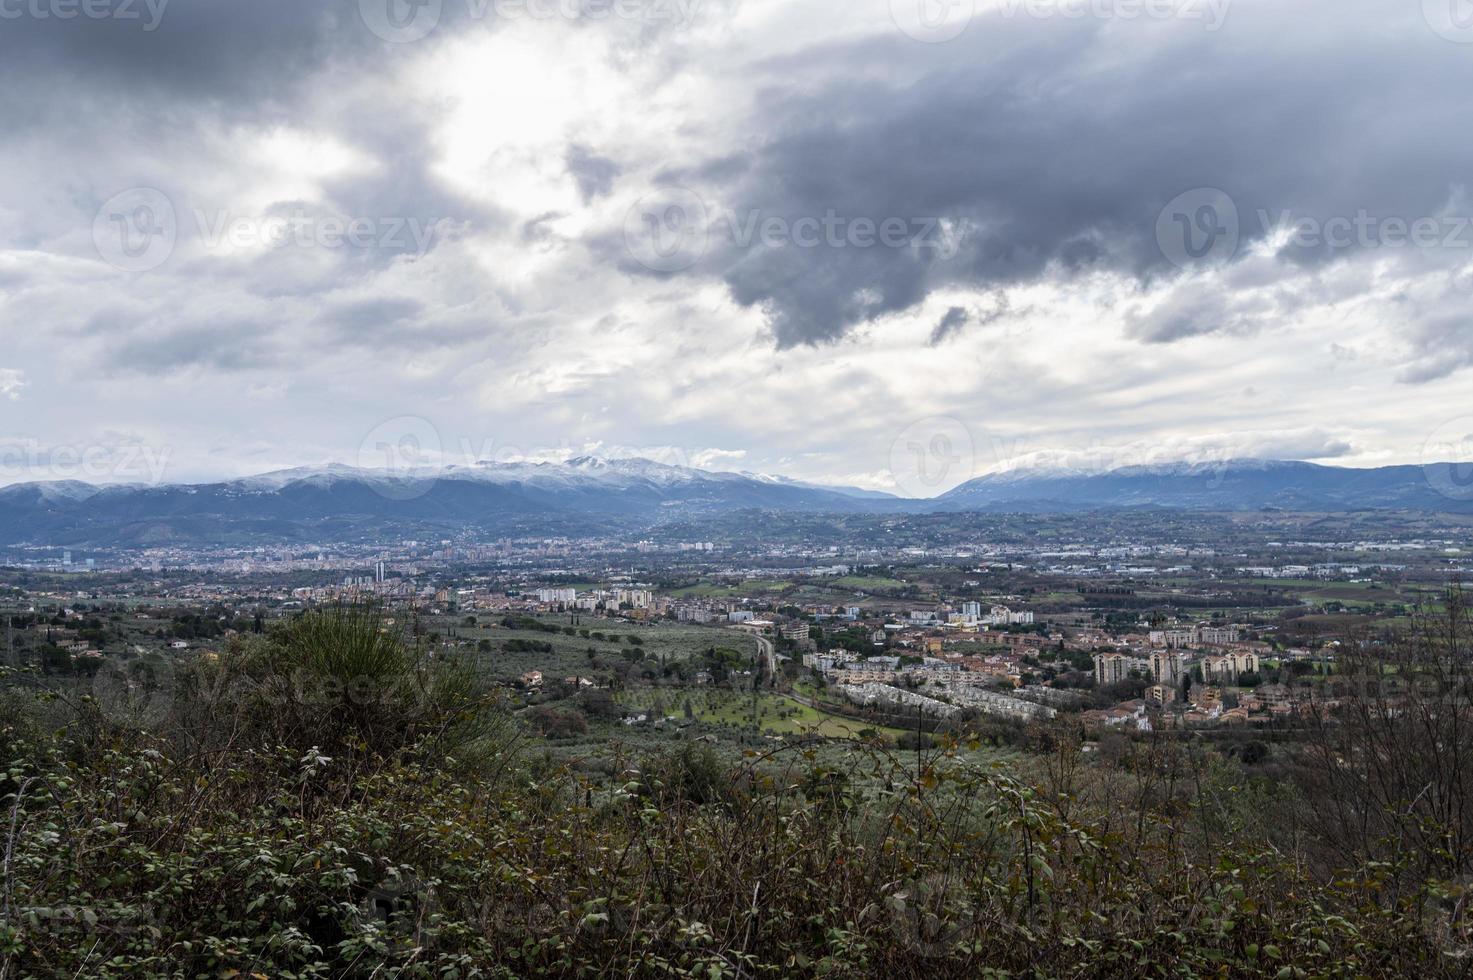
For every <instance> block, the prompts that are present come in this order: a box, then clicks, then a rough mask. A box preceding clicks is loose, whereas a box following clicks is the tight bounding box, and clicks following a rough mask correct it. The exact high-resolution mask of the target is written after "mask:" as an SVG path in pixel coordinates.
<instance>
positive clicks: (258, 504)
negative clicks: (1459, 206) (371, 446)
mask: <svg viewBox="0 0 1473 980" xmlns="http://www.w3.org/2000/svg"><path fill="white" fill-rule="evenodd" d="M1465 470H1467V471H1468V472H1467V473H1466V474H1465ZM1469 476H1473V468H1469V467H1461V466H1455V465H1452V464H1444V465H1442V466H1428V467H1421V466H1391V467H1383V468H1378V469H1348V468H1343V467H1332V466H1320V465H1315V464H1311V463H1302V462H1284V461H1261V460H1231V461H1224V462H1216V463H1211V464H1188V463H1183V464H1172V465H1165V466H1135V467H1124V468H1120V469H1114V470H1108V471H1093V472H1081V471H1067V470H1038V469H1029V470H1015V471H1010V472H1004V473H997V474H991V475H987V476H982V477H979V478H977V479H974V480H971V481H969V482H967V483H964V484H962V485H961V486H959V487H957V488H956V489H954V490H952V491H950V492H949V493H946V494H944V495H942V496H940V497H936V498H932V499H928V500H914V499H905V498H900V497H896V496H893V495H890V494H885V493H880V492H876V491H870V490H860V489H855V488H852V487H834V486H825V485H820V484H813V483H804V482H800V481H795V480H790V479H786V478H783V477H773V476H763V475H757V474H749V473H722V472H710V471H706V470H699V469H693V468H690V467H681V466H668V465H665V464H661V463H655V462H652V461H650V460H644V459H599V458H594V457H587V456H585V457H579V458H576V459H570V460H568V461H567V462H565V463H556V464H549V463H541V464H533V463H513V464H501V463H485V464H477V465H474V466H462V467H447V468H445V469H441V470H433V471H431V470H421V471H415V472H407V473H394V472H388V471H381V470H364V469H355V468H352V467H347V466H340V465H331V466H325V467H314V468H305V469H293V470H284V471H281V472H276V473H268V474H264V475H261V476H256V477H249V478H246V479H241V480H234V481H228V482H221V483H208V484H168V485H161V486H152V485H136V484H129V485H105V486H94V485H92V484H87V483H80V482H51V483H28V484H17V485H14V486H10V487H5V488H0V545H15V544H45V545H53V546H80V545H93V546H157V545H167V544H200V543H212V542H213V543H238V544H247V543H252V542H265V541H293V540H298V541H313V540H345V539H349V538H354V537H374V536H375V535H378V534H388V533H401V532H406V531H409V530H412V529H428V530H430V531H432V532H440V533H449V532H452V531H454V530H458V529H464V528H476V529H479V530H482V531H486V532H494V533H511V532H515V531H519V530H520V531H525V532H527V533H534V534H535V533H539V532H549V531H559V532H562V531H578V530H583V531H587V530H590V529H597V528H609V529H614V528H625V529H627V528H629V527H630V526H631V525H641V526H648V525H652V524H657V523H663V522H666V521H670V520H677V519H691V518H699V517H702V516H714V515H720V514H730V513H733V512H737V511H774V512H790V513H794V512H796V513H809V514H821V513H834V514H862V513H935V512H968V511H979V512H990V513H1000V512H1030V513H1050V512H1059V513H1065V512H1080V511H1091V510H1101V509H1111V508H1179V509H1187V510H1204V511H1234V510H1261V509H1264V508H1277V509H1282V510H1293V511H1305V512H1344V511H1359V510H1413V511H1431V512H1463V513H1468V512H1473V479H1469V478H1465V477H1469Z"/></svg>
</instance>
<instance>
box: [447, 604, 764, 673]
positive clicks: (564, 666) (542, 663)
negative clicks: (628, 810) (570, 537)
mask: <svg viewBox="0 0 1473 980" xmlns="http://www.w3.org/2000/svg"><path fill="white" fill-rule="evenodd" d="M537 621H538V622H541V623H543V624H545V625H547V626H555V627H557V628H558V632H555V633H554V632H543V631H541V630H535V629H509V628H507V627H505V626H502V625H501V617H500V616H495V615H485V614H482V615H477V617H476V625H474V626H471V625H467V624H466V621H465V617H463V616H461V617H441V618H439V619H437V620H433V621H426V623H425V624H424V625H423V629H425V630H426V631H427V632H435V633H438V634H439V635H440V637H441V638H442V639H449V640H451V641H452V642H453V643H454V644H455V646H456V649H458V650H459V651H460V652H462V653H465V654H467V655H473V656H474V657H475V659H476V662H477V663H479V664H480V665H481V666H482V668H483V669H484V670H485V671H486V673H487V676H489V677H491V678H493V679H495V680H499V681H512V680H515V679H517V678H519V677H520V676H521V675H522V674H524V673H526V672H527V671H531V670H538V671H541V672H542V673H543V674H544V675H546V676H547V677H548V678H549V679H552V678H555V677H572V676H582V677H593V676H595V675H605V674H608V673H610V672H611V670H612V668H613V665H614V664H615V663H617V662H621V661H623V660H625V659H626V658H625V657H624V655H623V652H624V651H626V650H638V651H639V652H640V654H641V655H642V657H641V659H643V660H645V661H652V662H655V663H659V664H668V663H675V662H679V661H685V660H690V659H691V658H692V657H694V656H696V655H697V654H699V653H703V652H704V651H706V650H709V649H711V648H712V647H716V648H722V647H724V648H727V649H730V650H735V651H737V652H738V653H741V654H750V655H752V656H754V657H755V655H756V650H757V646H756V641H755V640H754V639H752V637H750V636H747V635H745V634H743V633H740V632H738V631H736V630H732V629H724V628H720V627H712V626H695V625H690V624H687V623H665V622H662V623H655V624H636V623H630V622H625V621H622V620H611V619H602V618H599V617H595V616H589V615H580V616H579V617H578V622H577V625H574V624H573V622H572V617H571V616H570V615H567V614H563V615H558V616H543V617H540V618H538V620H537ZM568 628H571V629H573V630H574V633H573V635H571V636H570V635H568V634H567V633H566V632H565V631H564V630H565V629H568ZM584 631H587V634H588V635H586V636H585V635H583V632H584ZM486 644H489V645H490V649H489V650H485V649H482V648H483V646H484V645H486ZM545 646H550V647H551V650H545V649H543V647H545Z"/></svg>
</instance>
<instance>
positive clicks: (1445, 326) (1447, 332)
mask: <svg viewBox="0 0 1473 980" xmlns="http://www.w3.org/2000/svg"><path fill="white" fill-rule="evenodd" d="M1413 344H1414V346H1415V348H1416V353H1415V355H1414V356H1413V359H1412V361H1411V363H1410V364H1408V365H1407V366H1406V367H1405V368H1403V369H1402V371H1401V373H1400V374H1398V375H1397V380H1398V381H1401V382H1403V383H1405V384H1413V385H1415V384H1426V383H1428V382H1431V381H1440V380H1441V379H1443V378H1445V377H1447V376H1448V375H1450V374H1452V373H1453V372H1455V371H1459V370H1461V369H1463V368H1465V367H1468V366H1470V365H1473V315H1470V314H1469V313H1467V312H1466V310H1459V311H1457V312H1453V313H1445V314H1439V315H1434V316H1432V317H1430V318H1429V319H1428V320H1426V321H1425V322H1424V323H1422V324H1421V326H1420V327H1419V328H1418V330H1417V331H1416V334H1415V336H1414V338H1413Z"/></svg>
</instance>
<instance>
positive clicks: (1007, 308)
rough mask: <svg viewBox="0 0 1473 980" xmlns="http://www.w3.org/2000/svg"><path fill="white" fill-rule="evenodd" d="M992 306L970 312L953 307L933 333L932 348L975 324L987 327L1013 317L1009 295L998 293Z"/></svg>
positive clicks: (964, 308)
mask: <svg viewBox="0 0 1473 980" xmlns="http://www.w3.org/2000/svg"><path fill="white" fill-rule="evenodd" d="M992 304H993V305H992V308H991V309H985V310H983V309H971V310H969V309H967V308H966V307H962V306H953V307H952V308H951V309H949V310H947V311H946V315H945V316H943V317H942V318H941V322H940V323H938V324H936V327H935V329H933V330H932V331H931V341H930V346H932V347H939V346H940V345H941V344H943V343H945V342H946V341H947V340H949V339H950V338H952V337H954V336H956V335H957V334H959V333H961V332H962V330H963V329H965V328H966V327H968V326H970V325H971V324H973V323H976V324H977V325H978V326H982V327H986V326H989V325H991V324H994V323H997V322H998V321H999V320H1003V319H1006V318H1007V317H1009V316H1012V315H1013V306H1012V301H1011V300H1009V299H1008V295H1007V293H997V294H996V295H995V296H994V297H993V299H992ZM1025 312H1026V311H1025Z"/></svg>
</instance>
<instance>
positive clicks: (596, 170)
mask: <svg viewBox="0 0 1473 980" xmlns="http://www.w3.org/2000/svg"><path fill="white" fill-rule="evenodd" d="M567 160H568V172H569V173H570V174H572V175H573V179H574V180H575V181H577V182H578V192H579V193H580V194H582V195H583V203H584V204H587V203H589V202H590V201H592V200H593V199H594V198H597V197H602V196H603V195H605V194H607V193H608V192H609V191H611V190H613V189H614V180H615V178H617V177H618V176H619V174H621V173H622V172H623V170H622V169H621V168H620V166H619V165H618V164H617V163H615V162H614V161H613V160H610V159H608V158H607V157H601V156H599V155H598V154H597V153H595V152H593V150H591V149H589V148H588V147H586V146H583V145H582V144H578V143H575V144H573V145H572V146H570V147H568V158H567Z"/></svg>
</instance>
